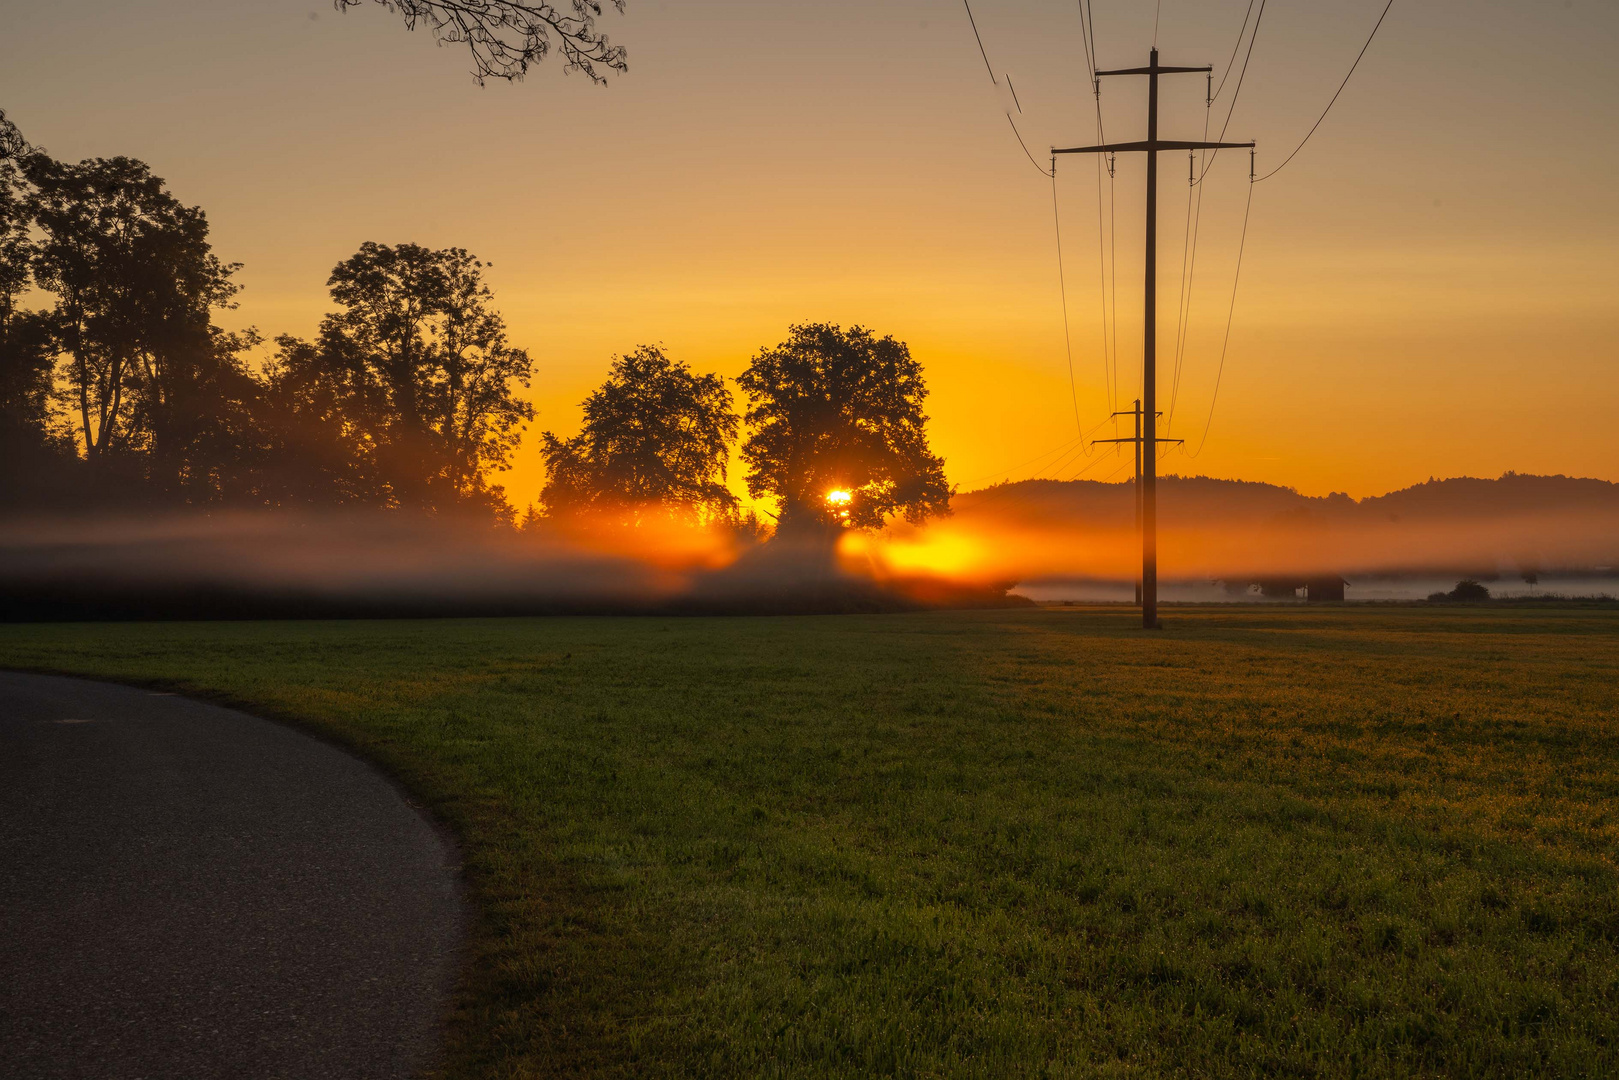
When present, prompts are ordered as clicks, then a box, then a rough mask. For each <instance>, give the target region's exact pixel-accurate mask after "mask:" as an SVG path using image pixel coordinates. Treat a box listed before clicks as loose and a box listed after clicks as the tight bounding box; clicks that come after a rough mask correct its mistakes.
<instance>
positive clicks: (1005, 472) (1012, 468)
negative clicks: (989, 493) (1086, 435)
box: [961, 436, 1083, 484]
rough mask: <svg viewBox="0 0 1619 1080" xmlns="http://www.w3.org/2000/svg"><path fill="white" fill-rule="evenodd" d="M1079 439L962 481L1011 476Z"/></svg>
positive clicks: (1067, 440) (1065, 441) (1070, 440)
mask: <svg viewBox="0 0 1619 1080" xmlns="http://www.w3.org/2000/svg"><path fill="white" fill-rule="evenodd" d="M1080 437H1081V438H1083V436H1080ZM1077 441H1078V439H1066V440H1064V441H1063V442H1060V443H1058V444H1057V445H1056V446H1053V447H1051V448H1050V449H1047V450H1043V451H1041V452H1040V453H1038V454H1036V455H1034V457H1032V458H1029V459H1028V460H1027V461H1020V462H1018V463H1017V464H1016V465H1009V466H1007V467H1006V468H1004V469H995V470H994V471H992V472H987V473H982V474H980V475H978V476H974V477H971V478H970V479H967V480H963V481H961V483H963V484H976V483H978V481H980V480H988V479H989V478H990V477H992V476H1005V477H1010V476H1011V475H1012V474H1013V473H1015V472H1017V471H1018V470H1019V469H1022V468H1024V467H1025V466H1028V465H1033V464H1034V463H1035V462H1037V461H1043V460H1044V459H1046V458H1048V457H1050V456H1051V455H1052V454H1059V453H1061V452H1062V451H1064V450H1067V449H1068V448H1069V447H1071V446H1073V445H1074V443H1075V442H1077Z"/></svg>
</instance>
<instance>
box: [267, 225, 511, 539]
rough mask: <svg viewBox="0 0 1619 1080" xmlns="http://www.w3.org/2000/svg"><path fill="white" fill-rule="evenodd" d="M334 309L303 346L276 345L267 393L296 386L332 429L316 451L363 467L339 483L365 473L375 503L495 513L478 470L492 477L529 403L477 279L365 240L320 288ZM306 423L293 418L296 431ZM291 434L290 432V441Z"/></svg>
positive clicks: (438, 260) (465, 270) (443, 253)
mask: <svg viewBox="0 0 1619 1080" xmlns="http://www.w3.org/2000/svg"><path fill="white" fill-rule="evenodd" d="M327 285H328V286H329V287H330V288H331V293H332V299H333V300H335V301H337V302H338V304H340V305H341V306H342V310H341V311H337V312H334V313H332V314H330V315H328V316H326V318H325V319H324V320H323V321H322V323H321V331H320V337H319V340H318V341H317V342H314V343H309V342H303V341H300V340H298V339H297V338H292V337H282V338H279V339H277V344H278V345H279V346H280V354H279V357H278V361H277V363H276V365H275V366H273V367H272V371H271V379H272V383H273V384H274V385H279V386H282V387H288V388H290V387H294V386H298V387H300V389H299V393H300V394H302V395H303V397H302V400H303V402H304V403H306V404H308V405H309V407H310V408H312V409H320V410H328V411H329V415H327V416H324V417H322V418H318V419H316V420H315V421H314V422H315V424H316V425H326V426H328V427H330V425H333V424H335V425H338V426H339V428H340V431H339V432H338V434H337V435H336V436H334V439H335V441H332V442H331V444H330V445H328V446H327V448H326V449H327V451H331V450H333V449H334V448H335V447H338V446H341V447H347V448H349V449H350V450H352V451H353V452H356V453H362V454H365V455H367V456H368V457H369V459H370V460H369V461H368V462H367V463H366V464H365V465H364V466H363V467H361V468H359V469H358V470H346V472H347V473H348V475H350V477H351V478H352V477H354V476H358V475H361V474H366V475H370V476H373V477H374V481H372V480H367V481H365V482H364V483H362V484H361V487H362V488H363V487H364V486H366V485H367V484H370V483H373V482H374V483H376V484H379V485H380V486H381V488H382V489H383V490H385V491H386V493H387V494H386V497H385V498H384V500H383V501H386V502H391V503H394V504H397V505H401V506H411V507H417V508H421V509H428V510H440V511H442V510H449V509H452V508H456V507H466V506H468V505H472V504H477V505H483V506H487V507H489V508H492V509H497V510H498V509H501V508H503V507H504V505H505V500H504V495H503V493H502V490H501V489H500V488H499V487H498V486H494V485H491V484H490V483H489V482H488V473H489V472H491V471H493V470H498V469H503V468H505V467H506V465H507V464H508V462H509V460H510V457H511V453H512V451H513V450H515V449H516V447H517V444H518V442H519V440H520V439H521V437H522V425H523V423H524V422H525V421H527V420H531V419H533V417H534V407H533V406H532V405H530V404H529V403H527V402H525V401H521V400H519V399H518V398H517V396H516V391H517V389H518V388H519V387H526V386H528V385H529V380H530V378H531V377H532V374H533V362H532V361H531V360H530V359H529V355H528V353H527V352H526V351H525V350H523V349H519V348H515V347H513V346H512V345H511V343H510V342H509V341H508V340H507V337H506V324H505V322H504V321H503V320H502V319H501V317H500V314H499V313H498V312H497V311H495V310H494V307H493V300H494V294H493V292H492V291H491V290H490V288H489V286H488V285H486V284H485V283H484V281H483V264H482V263H481V262H479V261H478V260H477V259H476V258H474V257H473V256H472V255H470V254H468V253H467V252H466V251H464V250H463V249H461V248H446V249H444V250H440V251H434V250H431V249H428V248H424V247H421V246H419V245H417V244H400V245H398V246H393V247H390V246H389V245H386V244H375V243H366V244H363V245H361V247H360V250H359V251H358V252H357V253H356V254H355V255H354V256H353V257H352V258H349V259H346V260H344V261H343V262H341V263H339V264H338V265H337V267H336V268H335V269H334V270H333V271H332V276H331V278H330V279H329V280H328V281H327ZM310 419H311V418H310V417H309V416H308V415H307V414H303V415H302V417H301V419H300V417H299V415H298V414H296V413H295V414H294V416H293V417H292V420H293V422H294V427H295V428H298V429H301V430H302V431H304V432H306V433H307V431H308V430H309V428H310V424H309V423H307V421H309V420H310ZM297 440H298V436H297V435H296V434H294V435H293V436H292V441H293V442H296V441H297Z"/></svg>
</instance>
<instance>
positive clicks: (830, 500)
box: [826, 488, 854, 518]
mask: <svg viewBox="0 0 1619 1080" xmlns="http://www.w3.org/2000/svg"><path fill="white" fill-rule="evenodd" d="M853 498H854V494H853V493H852V492H850V491H848V490H847V489H845V488H838V489H837V490H835V491H829V492H827V493H826V503H827V505H828V506H830V507H832V509H834V510H836V511H837V512H838V517H840V518H847V517H848V516H849V500H851V499H853Z"/></svg>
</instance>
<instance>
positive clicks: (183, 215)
mask: <svg viewBox="0 0 1619 1080" xmlns="http://www.w3.org/2000/svg"><path fill="white" fill-rule="evenodd" d="M21 171H22V174H23V175H24V176H25V177H26V179H27V181H28V182H29V184H30V185H31V190H30V192H29V195H28V201H27V209H28V213H29V216H30V219H31V221H32V223H33V225H34V226H36V227H37V229H38V234H39V235H38V239H37V240H36V241H35V242H34V245H33V250H32V253H31V259H30V263H31V269H32V272H33V281H34V283H35V284H36V285H37V286H38V287H39V288H40V289H42V290H44V291H45V292H47V293H49V294H51V295H52V296H53V297H54V300H55V304H54V306H53V307H52V308H51V309H50V310H49V311H48V312H46V318H47V319H48V321H49V324H50V327H51V331H52V335H53V351H56V352H59V353H60V354H61V355H62V356H63V358H64V363H63V365H62V369H61V376H62V379H63V382H64V384H65V385H64V396H65V398H66V403H67V405H68V408H69V410H70V412H71V414H72V415H73V416H74V418H75V419H76V421H77V428H78V431H77V438H78V439H79V440H80V442H81V445H82V450H83V454H84V457H85V459H86V460H87V461H88V462H90V464H91V465H92V466H93V467H96V468H98V469H100V470H102V471H105V469H107V468H110V467H112V466H113V465H115V464H116V465H118V466H120V467H121V468H122V469H124V470H126V471H127V472H128V473H129V474H130V475H139V476H142V477H144V478H145V479H147V480H150V481H152V482H153V483H155V484H156V485H157V486H158V487H159V488H161V489H163V490H168V491H172V492H176V493H183V494H185V496H186V497H187V498H188V499H189V500H191V501H203V500H206V499H207V498H209V497H212V496H211V493H217V490H218V488H219V482H220V479H221V475H222V473H221V470H220V465H221V463H222V462H223V461H224V460H225V459H227V458H229V457H230V456H232V455H234V454H236V453H237V451H238V450H239V449H240V442H241V440H242V438H244V437H245V432H246V429H247V427H248V426H249V424H248V420H247V410H248V408H249V406H250V403H251V401H250V399H251V397H252V395H253V391H254V383H253V380H252V379H251V378H250V377H249V376H248V374H247V372H246V369H245V368H244V366H243V365H242V363H241V360H240V354H241V353H242V352H243V351H245V350H246V349H248V348H249V347H251V346H252V345H253V344H255V343H256V338H255V337H254V335H253V334H252V333H251V332H247V333H244V334H227V333H225V332H223V331H221V330H220V329H219V328H218V327H217V326H216V325H215V324H214V322H213V312H214V311H215V310H216V309H219V308H224V307H228V306H231V298H232V297H233V296H234V295H235V293H236V291H237V286H236V285H235V284H234V283H233V282H232V281H231V276H232V274H233V273H234V272H235V271H236V269H237V267H236V266H235V265H231V264H226V263H223V262H221V261H220V260H219V258H218V257H217V256H216V255H215V254H214V253H213V250H212V248H211V247H210V245H209V242H208V220H207V218H206V217H205V216H204V214H203V212H202V211H201V210H200V209H199V208H197V207H193V206H186V205H184V204H183V203H181V202H180V201H179V200H178V199H176V198H175V197H174V196H173V195H171V194H170V193H169V192H168V190H167V189H166V188H165V187H164V185H163V181H162V180H161V179H159V178H158V177H155V176H153V175H152V173H151V170H150V169H149V168H148V167H147V166H146V165H145V163H143V162H140V161H136V160H135V159H133V158H126V157H116V158H107V159H101V158H95V159H91V160H88V161H83V162H80V163H79V164H77V165H71V164H65V163H62V162H58V161H54V160H52V159H51V158H49V157H48V156H46V155H45V154H43V153H30V154H28V155H26V156H25V157H23V158H22V159H21Z"/></svg>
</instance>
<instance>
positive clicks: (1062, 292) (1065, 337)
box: [1051, 158, 1107, 442]
mask: <svg viewBox="0 0 1619 1080" xmlns="http://www.w3.org/2000/svg"><path fill="white" fill-rule="evenodd" d="M1051 227H1052V230H1053V231H1054V232H1055V233H1056V234H1057V291H1058V295H1059V296H1061V298H1062V343H1063V348H1064V349H1065V350H1066V351H1067V353H1068V397H1069V399H1070V400H1071V401H1072V402H1073V404H1074V427H1075V428H1076V429H1077V430H1078V431H1079V437H1080V441H1081V442H1083V441H1084V439H1085V425H1084V424H1081V423H1080V422H1079V388H1078V387H1077V386H1076V385H1075V384H1074V343H1073V339H1072V338H1071V337H1070V336H1069V333H1068V284H1067V281H1066V278H1065V276H1064V274H1063V269H1062V220H1061V219H1060V218H1059V217H1058V215H1057V159H1056V158H1052V159H1051ZM1102 364H1103V370H1104V372H1105V371H1106V365H1107V357H1105V356H1104V357H1103V358H1102Z"/></svg>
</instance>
